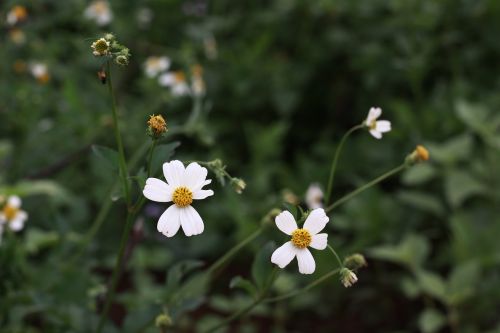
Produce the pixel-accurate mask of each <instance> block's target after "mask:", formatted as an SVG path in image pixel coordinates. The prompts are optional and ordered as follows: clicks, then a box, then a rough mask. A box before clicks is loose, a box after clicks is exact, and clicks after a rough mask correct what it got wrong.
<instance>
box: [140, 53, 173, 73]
mask: <svg viewBox="0 0 500 333" xmlns="http://www.w3.org/2000/svg"><path fill="white" fill-rule="evenodd" d="M169 68H170V58H169V57H166V56H162V57H154V56H152V57H148V58H147V59H146V61H145V62H144V71H145V72H146V76H147V77H150V78H153V77H156V76H157V75H158V74H160V73H162V72H164V71H166V70H167V69H169Z"/></svg>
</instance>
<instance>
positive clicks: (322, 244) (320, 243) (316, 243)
mask: <svg viewBox="0 0 500 333" xmlns="http://www.w3.org/2000/svg"><path fill="white" fill-rule="evenodd" d="M327 245H328V234H316V235H313V236H312V240H311V244H309V246H310V247H312V248H313V249H316V250H324V249H326V246H327Z"/></svg>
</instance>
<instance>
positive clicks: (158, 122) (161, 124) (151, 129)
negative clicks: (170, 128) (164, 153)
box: [147, 115, 167, 139]
mask: <svg viewBox="0 0 500 333" xmlns="http://www.w3.org/2000/svg"><path fill="white" fill-rule="evenodd" d="M147 124H148V129H147V133H148V135H149V136H150V137H152V138H153V139H158V138H160V137H162V136H163V135H164V134H165V133H166V132H167V122H166V121H165V119H163V117H162V116H161V115H157V116H155V115H152V116H150V117H149V120H148V122H147Z"/></svg>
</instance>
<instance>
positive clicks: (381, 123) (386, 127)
mask: <svg viewBox="0 0 500 333" xmlns="http://www.w3.org/2000/svg"><path fill="white" fill-rule="evenodd" d="M381 114H382V109H381V108H371V109H370V111H369V112H368V117H366V120H365V125H366V127H368V128H369V130H370V134H371V135H373V137H375V138H377V139H381V138H382V133H386V132H389V131H390V130H391V122H390V121H388V120H377V119H378V117H380V115H381Z"/></svg>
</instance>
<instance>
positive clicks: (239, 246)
mask: <svg viewBox="0 0 500 333" xmlns="http://www.w3.org/2000/svg"><path fill="white" fill-rule="evenodd" d="M262 230H263V227H262V226H261V227H259V229H257V230H255V231H254V232H253V233H252V234H250V235H249V236H248V237H247V238H245V239H244V240H242V241H241V242H239V243H238V244H236V245H235V246H234V247H233V248H232V249H231V250H229V251H228V252H226V254H225V255H223V256H222V257H220V258H219V260H217V261H216V262H214V263H213V264H212V265H211V266H210V267H209V268H208V270H207V272H208V274H211V275H213V274H214V273H215V272H216V271H217V270H218V269H219V268H220V267H221V266H222V265H224V263H226V261H228V260H229V259H230V258H231V257H232V256H234V255H235V254H236V253H238V252H239V251H240V250H241V249H242V248H244V247H245V246H246V245H247V244H248V243H250V242H251V241H253V240H254V239H255V238H257V237H258V236H259V235H260V234H261V233H262Z"/></svg>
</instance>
